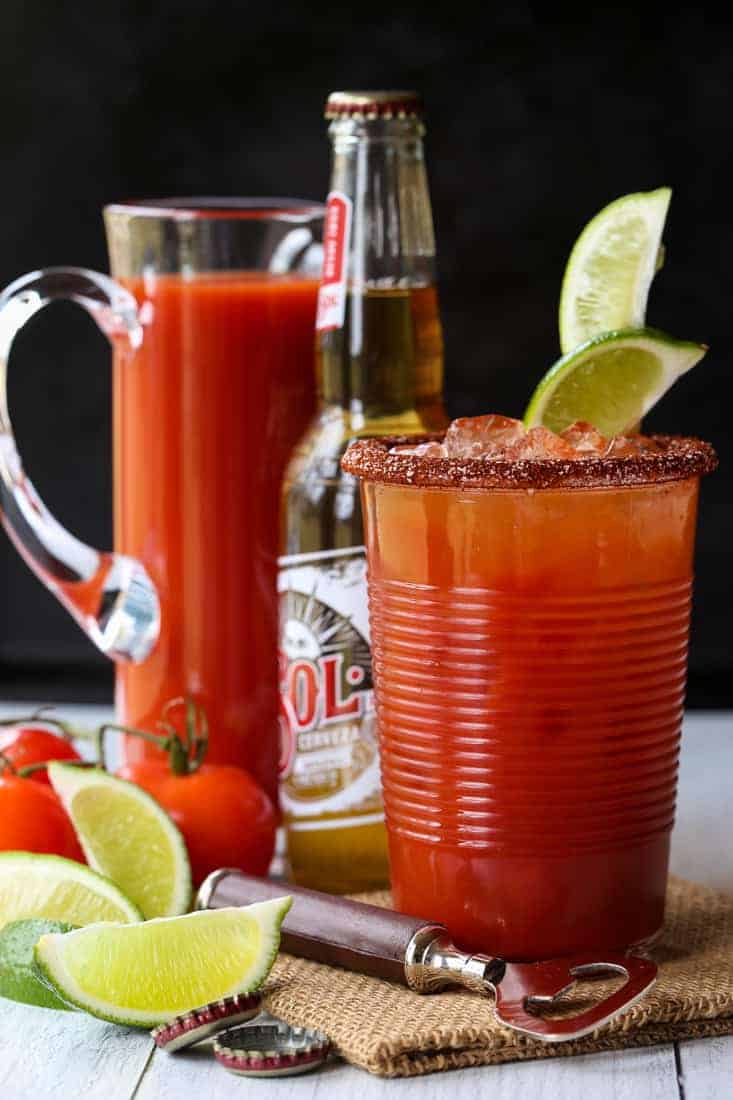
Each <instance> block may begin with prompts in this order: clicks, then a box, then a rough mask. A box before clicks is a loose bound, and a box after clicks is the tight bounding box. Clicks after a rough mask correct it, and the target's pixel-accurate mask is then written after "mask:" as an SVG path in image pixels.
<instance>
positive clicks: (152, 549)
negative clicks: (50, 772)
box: [0, 199, 323, 798]
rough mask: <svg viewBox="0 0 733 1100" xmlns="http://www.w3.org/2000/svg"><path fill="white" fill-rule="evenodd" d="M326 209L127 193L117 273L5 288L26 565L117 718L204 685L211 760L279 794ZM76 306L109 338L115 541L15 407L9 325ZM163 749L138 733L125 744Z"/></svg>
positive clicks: (11, 489)
mask: <svg viewBox="0 0 733 1100" xmlns="http://www.w3.org/2000/svg"><path fill="white" fill-rule="evenodd" d="M322 216H323V211H322V208H321V207H320V206H319V205H317V204H315V203H311V202H305V201H303V200H290V199H286V200H273V199H262V200H259V199H251V200H232V199H201V200H155V201H152V202H143V203H121V204H117V205H113V206H108V207H107V208H106V209H105V211H104V219H105V225H106V230H107V242H108V250H109V257H110V268H111V271H112V275H113V277H114V280H113V279H111V278H109V277H108V276H106V275H101V274H99V273H97V272H94V271H87V270H83V269H80V268H73V267H69V268H66V267H64V268H59V267H55V268H48V269H46V270H43V271H36V272H32V273H31V274H29V275H25V276H23V277H22V278H20V279H18V280H16V281H15V282H14V283H12V284H11V285H10V286H9V287H7V289H6V290H5V291H4V292H3V293H2V295H0V512H1V515H2V521H3V524H4V526H5V529H6V530H7V532H8V534H9V535H10V537H11V539H12V540H13V542H14V544H15V546H16V547H17V549H18V550H19V551H20V553H21V554H22V556H23V558H24V559H25V561H26V562H27V563H28V565H29V566H30V567H31V569H32V570H33V571H34V572H35V573H36V575H37V576H38V577H39V578H40V579H41V580H42V581H43V583H44V584H45V585H46V586H47V587H48V588H49V589H50V590H51V591H52V592H53V593H54V594H55V595H56V597H57V598H58V599H59V600H60V601H61V603H62V604H63V605H64V606H65V607H66V608H67V610H68V611H69V612H70V613H71V614H72V615H73V616H74V618H75V619H76V621H77V622H78V623H79V625H80V626H81V627H82V629H83V630H84V631H85V632H86V633H87V634H88V636H89V637H90V638H91V639H92V641H93V642H94V643H95V644H96V645H97V646H98V647H99V649H101V650H102V652H103V653H105V654H106V655H107V656H109V657H110V658H112V659H113V660H115V661H116V662H117V676H116V702H117V713H118V719H119V721H121V722H124V723H126V724H131V725H135V726H141V727H143V728H154V727H155V723H156V722H157V720H158V719H159V718H160V715H161V712H162V709H163V707H164V706H165V703H166V702H167V701H169V700H170V699H172V698H174V697H177V696H182V695H183V696H188V697H191V698H193V699H195V700H196V701H197V702H198V703H200V704H201V705H202V706H203V707H204V708H205V710H206V713H207V716H208V719H209V726H210V750H209V759H210V760H213V761H216V762H220V763H235V764H240V765H243V766H246V767H247V768H248V770H250V771H251V772H252V774H253V775H254V776H255V777H256V778H257V779H258V780H259V781H260V782H261V783H262V784H263V785H264V786H265V788H266V790H267V791H268V793H269V794H270V795H271V796H272V797H273V798H274V797H276V791H277V776H276V772H277V756H278V744H277V597H276V558H277V550H278V538H279V530H278V528H279V487H280V481H281V478H282V474H283V470H284V466H285V463H286V461H287V458H288V456H289V454H290V451H291V449H292V447H293V446H294V444H295V442H296V441H297V439H298V437H299V436H300V434H301V433H302V431H303V430H304V428H305V426H306V424H307V423H308V420H309V418H310V416H311V414H312V412H313V408H314V381H313V330H314V320H315V310H316V298H317V291H318V279H319V275H320V267H321V260H322V248H321V244H320V240H321V230H322ZM58 299H68V300H71V301H74V302H76V303H78V304H79V305H81V306H83V307H84V308H85V309H86V310H87V312H88V313H89V314H91V316H92V317H93V318H94V320H95V321H96V322H97V324H98V325H99V327H100V329H101V330H102V332H103V333H104V334H105V335H106V336H107V337H108V338H109V340H110V342H111V344H112V347H113V372H114V378H113V394H114V397H113V440H114V532H115V534H114V552H103V551H99V550H96V549H94V548H92V547H90V546H87V545H85V544H84V543H82V542H80V541H79V539H77V538H75V537H74V535H72V534H71V533H70V532H69V531H67V530H66V529H65V528H64V527H63V526H62V525H61V524H60V523H59V522H58V521H57V520H56V519H54V517H53V516H52V515H51V514H50V512H49V511H48V510H47V509H46V507H45V506H44V504H43V502H42V500H41V498H40V497H39V495H38V493H37V492H36V490H35V489H34V487H33V485H32V484H31V482H30V481H29V479H28V478H27V477H26V475H25V473H24V471H23V467H22V464H21V460H20V457H19V454H18V449H17V447H16V443H15V439H14V436H13V431H12V426H11V421H10V417H9V414H8V406H7V387H6V374H7V361H8V355H9V352H10V348H11V345H12V342H13V339H14V337H15V335H16V333H17V332H18V331H19V330H20V329H21V328H22V327H23V326H24V325H25V324H26V322H27V321H28V320H29V319H30V318H31V317H32V316H33V315H34V314H35V313H37V312H38V310H39V309H41V308H42V307H43V306H45V305H47V304H48V303H49V302H52V301H55V300H58ZM157 751H158V750H157V749H155V748H154V747H152V748H151V747H150V746H148V745H146V744H145V743H144V742H142V741H140V740H137V739H136V740H133V739H131V738H130V739H128V743H127V745H126V755H127V758H128V759H138V758H140V757H142V756H145V755H147V754H149V753H151V752H152V753H156V752H157Z"/></svg>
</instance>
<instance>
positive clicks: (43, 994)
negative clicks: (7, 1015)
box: [0, 920, 73, 1010]
mask: <svg viewBox="0 0 733 1100" xmlns="http://www.w3.org/2000/svg"><path fill="white" fill-rule="evenodd" d="M72 928H73V925H71V924H64V923H63V922H62V921H57V920H14V921H11V922H10V924H6V925H5V927H4V928H3V930H2V932H0V997H6V998H7V999H8V1000H9V1001H21V1002H22V1003H23V1004H27V1005H40V1006H41V1008H60V1009H64V1010H68V1007H69V1006H68V1005H67V1004H64V1002H63V1001H62V1000H61V999H60V998H59V997H58V996H57V995H56V994H55V993H53V992H52V991H51V990H50V989H49V988H48V986H47V985H45V984H44V983H43V982H42V981H41V980H40V978H39V977H38V975H37V973H36V971H35V968H34V964H33V949H34V947H35V946H36V944H37V943H38V941H39V939H40V937H41V936H43V935H45V934H46V933H47V932H71V930H72Z"/></svg>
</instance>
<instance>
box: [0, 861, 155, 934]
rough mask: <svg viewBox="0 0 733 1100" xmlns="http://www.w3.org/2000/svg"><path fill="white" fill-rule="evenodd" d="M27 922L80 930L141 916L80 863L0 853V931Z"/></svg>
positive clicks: (112, 887)
mask: <svg viewBox="0 0 733 1100" xmlns="http://www.w3.org/2000/svg"><path fill="white" fill-rule="evenodd" d="M30 917H42V918H45V919H46V920H61V921H68V922H69V924H76V925H84V924H92V923H93V922H94V921H101V920H111V921H139V920H142V913H141V912H140V910H139V909H138V907H137V906H136V905H135V904H133V902H131V901H130V899H129V898H126V897H125V895H124V894H123V893H122V891H121V890H120V889H119V887H117V886H115V884H114V882H110V880H109V879H106V878H104V876H103V875H98V874H97V873H96V872H95V871H90V870H89V868H88V867H85V866H84V864H83V863H75V862H74V860H72V859H62V858H61V856H46V855H36V854H35V853H34V852H1V853H0V928H3V927H4V926H5V925H6V924H8V923H9V921H14V920H24V919H26V918H30Z"/></svg>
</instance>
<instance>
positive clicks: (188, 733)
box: [97, 697, 209, 775]
mask: <svg viewBox="0 0 733 1100" xmlns="http://www.w3.org/2000/svg"><path fill="white" fill-rule="evenodd" d="M181 707H183V708H184V710H185V720H184V721H185V725H184V734H183V736H181V734H180V732H179V731H178V729H177V728H176V726H175V725H173V723H172V722H171V721H170V717H171V714H172V712H173V711H175V710H178V709H180V708H181ZM157 725H158V727H159V729H161V730H162V731H163V732H162V733H153V732H151V731H150V730H142V729H138V728H137V727H135V726H125V725H122V724H120V723H119V722H105V724H104V725H103V726H100V727H99V730H98V731H97V733H98V735H99V758H100V761H101V763H100V767H104V763H103V761H104V759H105V752H104V739H105V735H106V734H107V733H108V732H109V733H112V732H114V733H124V734H129V735H130V736H131V737H139V738H141V740H143V741H147V742H148V743H149V744H152V745H157V747H158V748H159V749H160V750H161V751H162V752H166V753H168V757H169V759H170V764H171V771H172V772H173V774H174V775H190V774H192V773H193V772H196V771H198V769H199V768H200V767H201V765H202V764H203V762H204V757H205V756H206V750H207V748H208V744H209V723H208V720H207V718H206V712H205V711H204V709H203V707H200V706H198V705H197V704H196V703H195V702H194V701H193V699H184V698H183V697H181V698H178V699H171V700H170V702H168V703H166V705H165V706H164V707H163V717H162V718H161V720H160V721H159V722H158V723H157Z"/></svg>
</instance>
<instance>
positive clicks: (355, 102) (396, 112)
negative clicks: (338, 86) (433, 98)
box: [325, 91, 423, 119]
mask: <svg viewBox="0 0 733 1100" xmlns="http://www.w3.org/2000/svg"><path fill="white" fill-rule="evenodd" d="M422 115H423V107H422V102H421V100H420V96H419V95H418V94H417V92H395V91H386V92H331V94H330V96H329V97H328V99H327V101H326V110H325V116H326V118H328V119H332V118H362V119H373V118H384V119H390V118H422Z"/></svg>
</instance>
